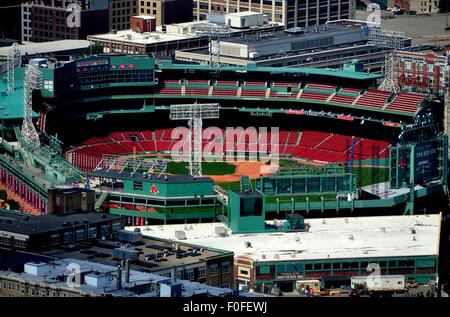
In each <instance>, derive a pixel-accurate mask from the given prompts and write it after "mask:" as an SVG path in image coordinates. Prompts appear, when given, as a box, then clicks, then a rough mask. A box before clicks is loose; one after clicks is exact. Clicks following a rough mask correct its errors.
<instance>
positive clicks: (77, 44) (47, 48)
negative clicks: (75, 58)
mask: <svg viewBox="0 0 450 317" xmlns="http://www.w3.org/2000/svg"><path fill="white" fill-rule="evenodd" d="M90 43H91V42H90V41H87V40H60V41H52V42H42V43H30V44H22V45H19V47H20V54H21V55H22V56H24V55H26V54H28V55H45V54H49V53H54V52H64V51H72V50H82V49H85V48H88V47H89V46H90ZM8 50H9V47H1V48H0V55H5V56H6V55H8Z"/></svg>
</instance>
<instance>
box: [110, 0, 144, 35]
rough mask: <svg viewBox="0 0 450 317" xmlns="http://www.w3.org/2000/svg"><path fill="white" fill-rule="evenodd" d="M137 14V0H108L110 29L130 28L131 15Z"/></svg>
mask: <svg viewBox="0 0 450 317" xmlns="http://www.w3.org/2000/svg"><path fill="white" fill-rule="evenodd" d="M137 14H138V0H109V29H110V31H113V30H116V31H121V30H127V29H130V28H131V25H130V20H131V17H132V16H135V15H137Z"/></svg>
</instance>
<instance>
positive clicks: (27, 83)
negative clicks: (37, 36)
mask: <svg viewBox="0 0 450 317" xmlns="http://www.w3.org/2000/svg"><path fill="white" fill-rule="evenodd" d="M41 85H42V73H41V72H40V71H39V70H38V69H37V68H35V67H34V66H32V65H27V66H26V69H25V78H24V100H23V123H22V140H21V141H22V145H24V146H26V147H29V148H31V149H37V148H39V147H40V145H41V142H40V140H39V135H38V133H37V131H36V128H35V127H34V125H33V108H32V106H33V90H35V89H41Z"/></svg>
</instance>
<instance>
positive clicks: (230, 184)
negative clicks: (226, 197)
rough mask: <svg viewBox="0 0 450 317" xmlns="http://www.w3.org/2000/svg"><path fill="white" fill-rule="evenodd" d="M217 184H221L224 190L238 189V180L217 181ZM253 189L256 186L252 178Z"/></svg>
mask: <svg viewBox="0 0 450 317" xmlns="http://www.w3.org/2000/svg"><path fill="white" fill-rule="evenodd" d="M217 185H219V186H222V187H223V188H224V189H226V190H239V189H240V182H227V183H217ZM252 186H253V189H255V187H256V180H254V179H253V180H252Z"/></svg>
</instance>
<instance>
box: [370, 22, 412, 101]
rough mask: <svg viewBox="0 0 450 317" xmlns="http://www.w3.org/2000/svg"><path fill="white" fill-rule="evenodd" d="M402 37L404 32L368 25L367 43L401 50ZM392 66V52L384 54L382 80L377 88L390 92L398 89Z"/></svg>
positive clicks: (382, 47)
mask: <svg viewBox="0 0 450 317" xmlns="http://www.w3.org/2000/svg"><path fill="white" fill-rule="evenodd" d="M404 38H405V33H403V32H395V31H388V30H382V29H381V28H377V27H370V28H369V33H368V39H369V42H368V44H369V45H373V46H376V47H378V48H381V49H388V50H403V49H404V48H405V42H404ZM394 67H395V60H394V56H393V55H392V53H388V54H386V56H385V64H384V80H383V82H382V83H381V84H380V86H379V87H378V89H380V90H384V91H391V92H398V91H400V87H399V86H398V84H397V82H396V80H395V77H394V71H395V69H394Z"/></svg>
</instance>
